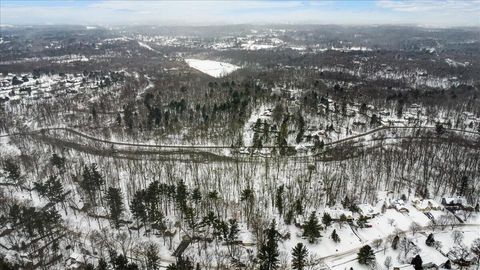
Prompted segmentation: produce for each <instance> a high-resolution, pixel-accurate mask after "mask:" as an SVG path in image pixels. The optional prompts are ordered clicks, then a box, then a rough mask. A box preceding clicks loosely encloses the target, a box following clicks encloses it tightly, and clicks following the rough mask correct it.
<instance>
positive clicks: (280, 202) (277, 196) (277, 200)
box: [275, 185, 284, 216]
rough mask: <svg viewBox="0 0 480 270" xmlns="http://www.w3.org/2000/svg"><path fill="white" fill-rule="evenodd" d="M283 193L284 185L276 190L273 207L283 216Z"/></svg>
mask: <svg viewBox="0 0 480 270" xmlns="http://www.w3.org/2000/svg"><path fill="white" fill-rule="evenodd" d="M283 192H284V185H281V186H279V187H278V188H277V193H276V194H275V206H276V207H277V209H278V213H279V214H280V216H281V215H283Z"/></svg>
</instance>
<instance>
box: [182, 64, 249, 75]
mask: <svg viewBox="0 0 480 270" xmlns="http://www.w3.org/2000/svg"><path fill="white" fill-rule="evenodd" d="M185 62H187V64H188V65H189V66H190V67H192V68H194V69H196V70H199V71H201V72H203V73H205V74H208V75H210V76H212V77H215V78H220V77H223V76H226V75H228V74H230V73H232V72H234V71H235V70H237V69H239V68H240V67H239V66H236V65H232V64H229V63H225V62H218V61H212V60H199V59H185Z"/></svg>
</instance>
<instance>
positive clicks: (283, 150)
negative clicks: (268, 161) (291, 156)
mask: <svg viewBox="0 0 480 270" xmlns="http://www.w3.org/2000/svg"><path fill="white" fill-rule="evenodd" d="M287 136H288V116H287V117H285V118H284V119H283V121H282V125H281V126H280V131H279V133H278V136H277V145H278V148H279V149H280V155H281V156H285V155H286V154H287V147H288V144H287Z"/></svg>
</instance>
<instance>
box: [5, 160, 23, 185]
mask: <svg viewBox="0 0 480 270" xmlns="http://www.w3.org/2000/svg"><path fill="white" fill-rule="evenodd" d="M3 170H4V171H5V172H6V173H7V178H8V179H9V180H10V181H11V182H14V183H16V182H18V180H20V167H19V166H18V165H17V163H16V162H15V161H13V160H12V159H7V160H5V164H4V165H3Z"/></svg>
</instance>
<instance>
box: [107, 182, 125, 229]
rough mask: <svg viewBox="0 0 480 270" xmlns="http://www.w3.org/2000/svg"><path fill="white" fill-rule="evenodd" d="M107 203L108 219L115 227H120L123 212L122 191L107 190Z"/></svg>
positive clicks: (115, 189)
mask: <svg viewBox="0 0 480 270" xmlns="http://www.w3.org/2000/svg"><path fill="white" fill-rule="evenodd" d="M107 203H108V208H109V212H110V218H111V219H112V220H113V222H114V224H115V227H117V228H119V227H120V218H121V216H122V212H123V210H124V209H123V198H122V191H121V190H120V189H119V188H113V187H110V188H108V192H107Z"/></svg>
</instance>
